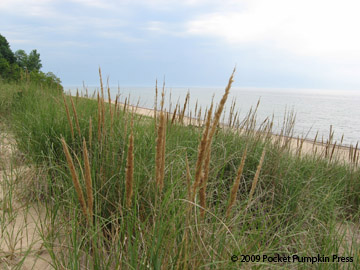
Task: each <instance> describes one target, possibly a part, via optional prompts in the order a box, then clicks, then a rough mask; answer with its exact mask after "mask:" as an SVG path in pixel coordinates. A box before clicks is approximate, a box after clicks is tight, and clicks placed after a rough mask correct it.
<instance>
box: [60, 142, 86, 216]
mask: <svg viewBox="0 0 360 270" xmlns="http://www.w3.org/2000/svg"><path fill="white" fill-rule="evenodd" d="M61 143H62V146H63V150H64V153H65V157H66V161H67V163H68V166H69V170H70V173H71V179H72V181H73V184H74V187H75V191H76V193H77V195H78V199H79V202H80V206H81V209H82V211H83V213H84V215H85V217H86V218H88V214H87V213H88V211H87V207H86V203H85V199H84V195H83V192H82V190H81V187H80V182H79V178H78V175H77V173H76V170H75V166H74V162H73V160H72V158H71V155H70V153H69V149H68V147H67V144H66V142H65V140H64V138H61Z"/></svg>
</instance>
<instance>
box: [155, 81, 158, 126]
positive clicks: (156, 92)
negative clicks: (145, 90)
mask: <svg viewBox="0 0 360 270" xmlns="http://www.w3.org/2000/svg"><path fill="white" fill-rule="evenodd" d="M157 99H158V86H157V80H156V83H155V101H154V121H155V128H156V116H157Z"/></svg>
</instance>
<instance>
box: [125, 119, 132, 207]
mask: <svg viewBox="0 0 360 270" xmlns="http://www.w3.org/2000/svg"><path fill="white" fill-rule="evenodd" d="M133 125H134V121H133V115H132V117H131V124H130V126H131V131H130V137H129V147H128V153H127V160H126V172H125V192H126V207H127V208H130V206H131V199H132V196H133V183H134V134H133Z"/></svg>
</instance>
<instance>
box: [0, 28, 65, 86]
mask: <svg viewBox="0 0 360 270" xmlns="http://www.w3.org/2000/svg"><path fill="white" fill-rule="evenodd" d="M41 68H42V64H41V59H40V53H38V52H37V50H32V51H31V52H30V54H29V55H27V54H26V52H25V51H24V50H17V51H16V52H15V54H14V53H13V52H12V51H11V49H10V45H9V43H8V41H7V40H6V38H5V37H4V36H2V35H0V81H1V80H3V81H6V82H12V81H17V82H18V81H20V80H21V79H22V78H28V79H29V78H30V79H31V80H32V81H33V82H36V83H40V84H43V85H44V86H45V87H51V86H52V85H57V87H58V88H61V89H62V86H61V81H60V79H59V78H58V77H57V76H56V75H55V74H54V73H52V72H47V73H44V72H41V71H40V69H41Z"/></svg>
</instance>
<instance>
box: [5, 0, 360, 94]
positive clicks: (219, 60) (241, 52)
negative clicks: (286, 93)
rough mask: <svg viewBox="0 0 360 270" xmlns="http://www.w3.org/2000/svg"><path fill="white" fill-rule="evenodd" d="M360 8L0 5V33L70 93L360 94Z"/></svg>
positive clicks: (207, 2)
mask: <svg viewBox="0 0 360 270" xmlns="http://www.w3.org/2000/svg"><path fill="white" fill-rule="evenodd" d="M359 14H360V1H359V0H341V1H340V0H339V1H335V0H237V1H235V0H221V1H220V0H218V1H215V0H181V1H175V0H118V1H115V0H1V1H0V34H2V35H4V36H5V37H6V38H7V39H8V41H9V43H10V45H11V48H12V50H13V51H16V50H18V49H24V50H25V51H27V52H28V53H29V52H30V51H31V50H32V49H37V50H38V52H39V53H40V55H41V59H42V63H43V69H42V70H43V71H44V72H46V71H52V72H54V73H55V74H56V75H57V76H59V77H60V78H61V80H62V82H63V84H64V85H82V81H85V83H86V84H87V85H97V84H98V81H99V79H98V67H99V66H101V68H102V70H103V74H104V76H105V77H106V76H109V77H110V83H111V84H115V85H117V84H118V83H119V84H120V85H126V86H153V85H154V84H155V79H156V78H158V79H159V80H160V81H162V79H163V77H164V76H165V78H166V83H167V85H169V86H186V87H191V86H223V85H225V84H226V82H227V79H228V77H229V75H230V74H231V71H232V69H233V67H234V66H235V65H236V66H237V74H236V78H235V79H236V81H235V86H243V87H247V86H251V87H275V88H276V87H281V88H283V87H289V88H324V89H355V90H357V89H359V90H360V35H359V26H360V15H359Z"/></svg>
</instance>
